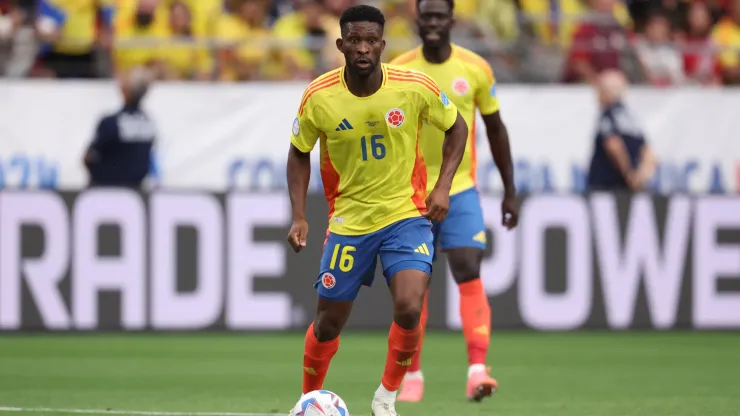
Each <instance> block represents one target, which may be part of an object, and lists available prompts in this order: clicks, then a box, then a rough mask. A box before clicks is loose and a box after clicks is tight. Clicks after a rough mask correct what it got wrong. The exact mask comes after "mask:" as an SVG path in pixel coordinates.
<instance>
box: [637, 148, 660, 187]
mask: <svg viewBox="0 0 740 416" xmlns="http://www.w3.org/2000/svg"><path fill="white" fill-rule="evenodd" d="M657 164H658V159H657V158H656V157H655V152H653V149H652V148H651V147H650V146H648V145H647V144H645V145H644V146H643V147H642V150H641V151H640V162H639V164H638V167H637V182H638V184H639V185H640V187H641V188H642V187H644V186H645V184H646V183H647V182H648V181H649V180H650V178H652V177H653V175H655V169H656V168H657Z"/></svg>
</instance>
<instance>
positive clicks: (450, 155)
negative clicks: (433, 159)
mask: <svg viewBox="0 0 740 416" xmlns="http://www.w3.org/2000/svg"><path fill="white" fill-rule="evenodd" d="M453 105H454V104H452V103H450V106H453ZM455 113H456V115H457V117H456V118H455V122H454V123H453V124H452V127H450V128H449V129H447V130H445V140H444V142H443V143H442V166H441V167H440V171H439V178H438V179H437V183H436V184H435V185H434V187H435V188H441V189H444V190H446V191H447V193H448V194H449V192H450V188H451V187H452V179H453V178H454V177H455V172H457V168H458V167H459V166H460V162H462V158H463V155H464V154H465V144H466V142H467V140H468V124H467V123H465V119H463V118H462V116H461V115H460V113H459V112H458V111H457V109H455Z"/></svg>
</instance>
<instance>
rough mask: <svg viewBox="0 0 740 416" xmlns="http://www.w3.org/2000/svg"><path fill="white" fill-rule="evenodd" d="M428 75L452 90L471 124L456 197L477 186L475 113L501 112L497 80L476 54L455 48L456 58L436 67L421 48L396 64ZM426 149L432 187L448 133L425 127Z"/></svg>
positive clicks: (453, 191) (451, 95) (452, 96)
mask: <svg viewBox="0 0 740 416" xmlns="http://www.w3.org/2000/svg"><path fill="white" fill-rule="evenodd" d="M392 63H393V64H396V65H403V66H406V67H409V68H413V69H416V70H418V71H421V72H424V73H425V74H427V75H429V76H430V77H431V78H432V79H434V80H435V81H436V82H437V84H438V85H440V86H442V89H444V90H445V91H448V95H449V98H450V100H451V101H452V102H453V103H454V104H455V106H456V107H457V108H458V110H459V111H460V114H461V115H462V117H463V118H464V119H465V122H466V123H468V143H467V145H466V146H465V155H464V156H463V160H462V162H461V163H460V167H459V168H458V170H457V173H456V174H455V179H454V180H453V182H452V189H451V190H450V194H451V195H454V194H457V193H460V192H462V191H465V190H467V189H470V188H472V187H474V186H475V185H476V182H475V170H476V168H477V164H476V158H475V110H476V109H478V110H479V111H480V112H481V114H493V113H495V112H496V111H498V110H499V102H498V98H496V79H495V78H494V76H493V70H491V67H490V65H488V62H486V61H485V60H484V59H483V58H481V57H480V56H478V55H476V54H475V53H473V52H471V51H469V50H467V49H465V48H461V47H459V46H457V45H452V56H450V59H448V60H447V61H446V62H444V63H442V64H432V63H429V62H427V60H426V59H424V55H423V54H422V53H421V47H418V48H416V49H414V50H411V51H409V52H406V53H405V54H403V55H401V56H399V57H398V58H396V59H395V60H394V61H393V62H392ZM421 134H422V137H423V140H422V148H423V151H424V159H425V161H426V164H427V169H428V172H429V174H428V178H429V182H428V183H429V184H430V185H431V186H434V183H435V181H436V180H437V177H439V170H440V167H441V166H442V142H443V141H444V133H443V132H442V131H440V130H439V129H436V128H434V127H433V126H430V125H424V127H423V128H422V133H421Z"/></svg>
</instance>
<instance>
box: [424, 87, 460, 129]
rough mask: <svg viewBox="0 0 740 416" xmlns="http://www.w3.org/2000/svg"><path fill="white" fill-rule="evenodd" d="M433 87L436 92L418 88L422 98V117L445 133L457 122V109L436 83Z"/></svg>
mask: <svg viewBox="0 0 740 416" xmlns="http://www.w3.org/2000/svg"><path fill="white" fill-rule="evenodd" d="M431 82H433V81H431ZM433 86H434V87H435V89H436V91H433V90H431V89H429V88H427V87H421V88H420V90H421V91H422V95H423V97H424V102H423V104H422V105H423V106H424V110H423V116H424V118H425V119H426V120H428V121H429V122H430V123H432V124H433V125H434V126H435V127H437V128H438V129H440V130H442V131H447V130H449V129H450V128H451V127H452V125H453V124H455V120H457V107H456V106H455V104H453V103H452V101H450V99H449V98H448V97H447V94H445V92H444V91H442V90H441V89H439V86H438V85H437V84H436V83H434V84H433ZM437 91H438V92H437Z"/></svg>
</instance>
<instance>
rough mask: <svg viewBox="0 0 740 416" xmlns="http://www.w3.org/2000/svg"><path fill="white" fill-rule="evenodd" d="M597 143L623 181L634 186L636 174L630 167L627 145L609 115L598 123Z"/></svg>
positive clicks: (632, 187) (631, 186)
mask: <svg viewBox="0 0 740 416" xmlns="http://www.w3.org/2000/svg"><path fill="white" fill-rule="evenodd" d="M597 144H598V145H599V146H602V147H603V148H604V151H605V152H606V155H607V157H608V158H609V160H610V161H611V163H612V165H613V166H614V168H615V169H616V170H617V172H619V174H620V175H621V176H622V178H624V181H625V183H627V185H629V187H630V188H631V189H634V188H635V186H636V182H637V181H636V177H637V174H636V172H635V170H633V169H632V162H630V156H629V153H628V152H627V147H626V146H625V145H624V141H622V137H621V136H620V135H619V132H618V131H617V130H616V128H615V126H614V121H613V120H612V119H611V117H609V116H604V117H603V118H602V119H601V122H600V123H599V134H598V138H597Z"/></svg>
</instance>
